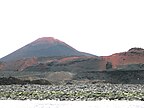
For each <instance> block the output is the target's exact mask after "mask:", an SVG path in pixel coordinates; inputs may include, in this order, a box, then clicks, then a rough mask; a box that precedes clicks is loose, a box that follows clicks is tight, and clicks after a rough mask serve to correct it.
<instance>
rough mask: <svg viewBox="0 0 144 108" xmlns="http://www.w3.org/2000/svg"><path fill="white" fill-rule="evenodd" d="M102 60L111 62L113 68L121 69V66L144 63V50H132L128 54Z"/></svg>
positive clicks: (114, 55)
mask: <svg viewBox="0 0 144 108" xmlns="http://www.w3.org/2000/svg"><path fill="white" fill-rule="evenodd" d="M102 58H103V59H105V60H106V61H109V62H111V63H112V65H113V68H119V67H120V66H121V65H129V64H139V63H144V49H142V48H131V49H130V50H128V51H127V52H122V53H116V54H113V55H111V56H104V57H102Z"/></svg>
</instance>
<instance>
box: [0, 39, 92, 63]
mask: <svg viewBox="0 0 144 108" xmlns="http://www.w3.org/2000/svg"><path fill="white" fill-rule="evenodd" d="M54 56H91V54H87V53H84V52H80V51H77V50H76V49H74V48H73V47H71V46H69V45H68V44H66V43H65V42H62V41H60V40H58V39H55V38H53V37H42V38H39V39H37V40H35V41H33V42H31V43H30V44H28V45H26V46H24V47H22V48H20V49H18V50H16V51H14V52H12V53H11V54H9V55H7V56H5V57H3V58H2V59H1V61H4V62H6V61H15V60H20V59H25V58H32V57H54Z"/></svg>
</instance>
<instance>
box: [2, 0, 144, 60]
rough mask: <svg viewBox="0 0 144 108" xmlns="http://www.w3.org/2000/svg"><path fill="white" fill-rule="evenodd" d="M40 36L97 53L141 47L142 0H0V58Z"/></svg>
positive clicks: (143, 37) (143, 39) (143, 25)
mask: <svg viewBox="0 0 144 108" xmlns="http://www.w3.org/2000/svg"><path fill="white" fill-rule="evenodd" d="M40 37H54V38H56V39H59V40H61V41H64V42H65V43H67V44H69V45H70V46H72V47H73V48H75V49H77V50H79V51H82V52H87V53H91V54H95V55H98V56H107V55H111V54H113V53H116V52H123V51H127V50H128V49H130V48H132V47H141V48H144V1H143V0H0V58H1V57H3V56H6V55H7V54H9V53H11V52H13V51H15V50H17V49H19V48H21V47H22V46H24V45H26V44H28V43H30V42H32V41H34V40H36V39H37V38H40Z"/></svg>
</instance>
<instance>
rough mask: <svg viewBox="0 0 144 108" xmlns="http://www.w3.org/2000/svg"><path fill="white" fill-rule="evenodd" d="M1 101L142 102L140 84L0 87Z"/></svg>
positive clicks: (143, 97)
mask: <svg viewBox="0 0 144 108" xmlns="http://www.w3.org/2000/svg"><path fill="white" fill-rule="evenodd" d="M0 99H1V100H27V99H29V100H33V99H35V100H62V101H63V100H69V101H73V100H77V101H79V100H80V101H81V100H82V101H83V100H86V101H93V100H141V101H143V100H144V85H140V84H104V83H99V84H98V83H97V84H67V85H32V84H31V85H30V84H29V85H0Z"/></svg>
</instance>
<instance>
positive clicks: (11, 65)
mask: <svg viewBox="0 0 144 108" xmlns="http://www.w3.org/2000/svg"><path fill="white" fill-rule="evenodd" d="M37 63H38V61H37V58H35V57H34V58H28V59H21V60H17V61H13V62H7V63H5V66H4V67H3V68H2V70H9V71H23V70H24V69H25V68H27V67H29V66H32V65H35V64H37Z"/></svg>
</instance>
